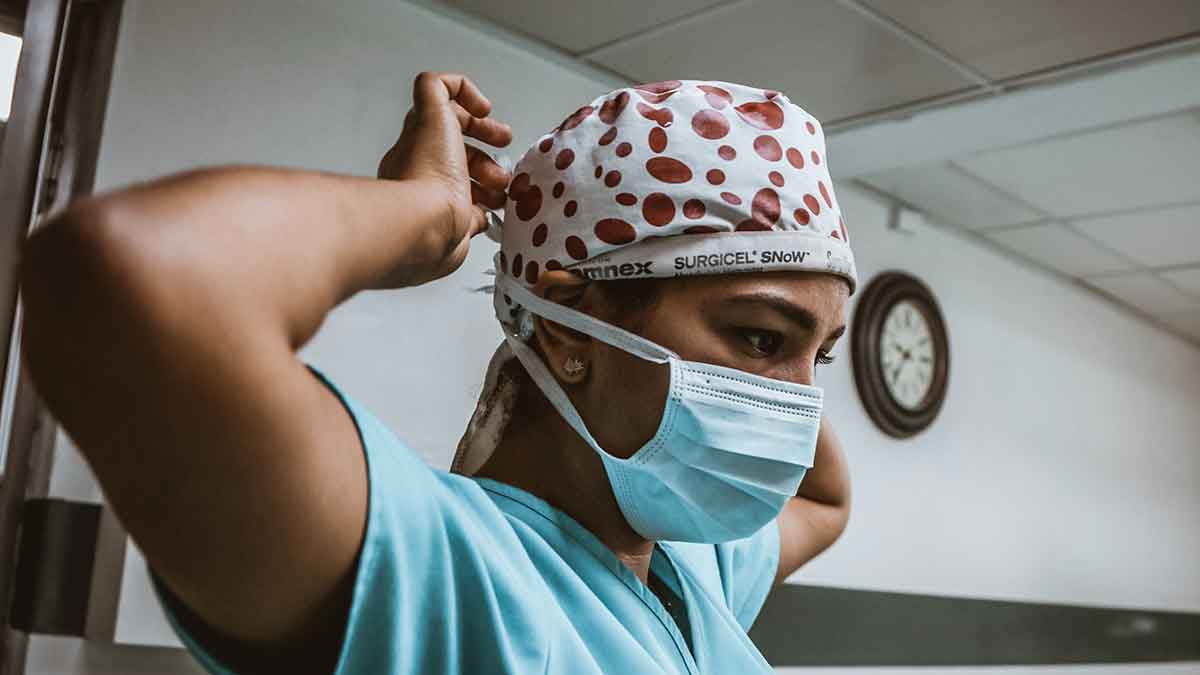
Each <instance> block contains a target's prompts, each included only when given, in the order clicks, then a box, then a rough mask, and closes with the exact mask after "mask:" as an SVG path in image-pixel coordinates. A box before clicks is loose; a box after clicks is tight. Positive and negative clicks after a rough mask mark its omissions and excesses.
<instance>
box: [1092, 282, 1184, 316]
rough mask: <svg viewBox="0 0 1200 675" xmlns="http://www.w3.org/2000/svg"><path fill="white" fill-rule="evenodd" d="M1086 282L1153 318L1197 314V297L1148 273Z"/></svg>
mask: <svg viewBox="0 0 1200 675" xmlns="http://www.w3.org/2000/svg"><path fill="white" fill-rule="evenodd" d="M1086 282H1087V284H1088V285H1089V286H1092V287H1094V288H1097V289H1099V290H1100V291H1102V292H1104V293H1106V294H1108V295H1111V296H1113V297H1114V298H1117V299H1118V300H1121V301H1122V302H1124V303H1126V304H1128V305H1131V306H1133V307H1134V308H1136V309H1139V310H1141V311H1143V312H1146V313H1147V314H1151V315H1153V316H1156V317H1160V318H1161V317H1164V316H1168V315H1177V314H1184V313H1188V312H1200V297H1197V296H1194V295H1190V294H1188V293H1184V292H1183V291H1181V290H1179V289H1178V288H1176V287H1175V286H1174V285H1173V284H1170V283H1167V282H1166V281H1164V280H1163V279H1160V278H1159V277H1158V276H1157V275H1155V274H1153V273H1150V272H1137V273H1134V274H1120V275H1113V276H1103V277H1091V278H1088V279H1086Z"/></svg>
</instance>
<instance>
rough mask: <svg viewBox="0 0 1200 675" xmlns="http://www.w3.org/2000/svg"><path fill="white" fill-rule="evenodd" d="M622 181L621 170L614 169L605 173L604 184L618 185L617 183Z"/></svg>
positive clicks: (609, 185)
mask: <svg viewBox="0 0 1200 675" xmlns="http://www.w3.org/2000/svg"><path fill="white" fill-rule="evenodd" d="M620 182H621V172H620V171H617V170H616V169H613V170H612V171H609V172H608V173H606V174H604V184H605V185H607V186H608V187H617V184H619V183H620Z"/></svg>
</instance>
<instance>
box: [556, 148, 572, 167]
mask: <svg viewBox="0 0 1200 675" xmlns="http://www.w3.org/2000/svg"><path fill="white" fill-rule="evenodd" d="M574 161H575V151H574V150H572V149H570V148H563V149H562V150H559V151H558V156H556V157H555V158H554V168H556V169H558V170H559V171H562V170H563V169H565V168H567V167H568V166H571V162H574Z"/></svg>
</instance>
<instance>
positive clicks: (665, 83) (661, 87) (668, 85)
mask: <svg viewBox="0 0 1200 675" xmlns="http://www.w3.org/2000/svg"><path fill="white" fill-rule="evenodd" d="M682 86H683V82H680V81H679V80H662V81H660V82H643V83H641V84H635V85H633V88H634V89H636V90H637V91H645V92H649V93H651V94H665V93H666V92H669V91H675V90H676V89H678V88H680V87H682Z"/></svg>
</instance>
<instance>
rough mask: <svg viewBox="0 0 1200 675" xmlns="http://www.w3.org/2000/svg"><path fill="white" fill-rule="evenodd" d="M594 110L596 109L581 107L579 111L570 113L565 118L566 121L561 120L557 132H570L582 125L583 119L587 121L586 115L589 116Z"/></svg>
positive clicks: (586, 106)
mask: <svg viewBox="0 0 1200 675" xmlns="http://www.w3.org/2000/svg"><path fill="white" fill-rule="evenodd" d="M595 110H596V109H595V108H593V107H592V106H590V105H585V106H583V107H582V108H580V109H579V110H576V111H575V112H573V113H571V114H570V115H569V116H568V117H567V119H565V120H563V121H562V124H560V125H558V130H559V131H570V130H571V129H574V128H575V127H577V126H579V125H580V124H581V123H583V121H584V120H585V119H587V117H588V115H591V114H592V112H593V111H595Z"/></svg>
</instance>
